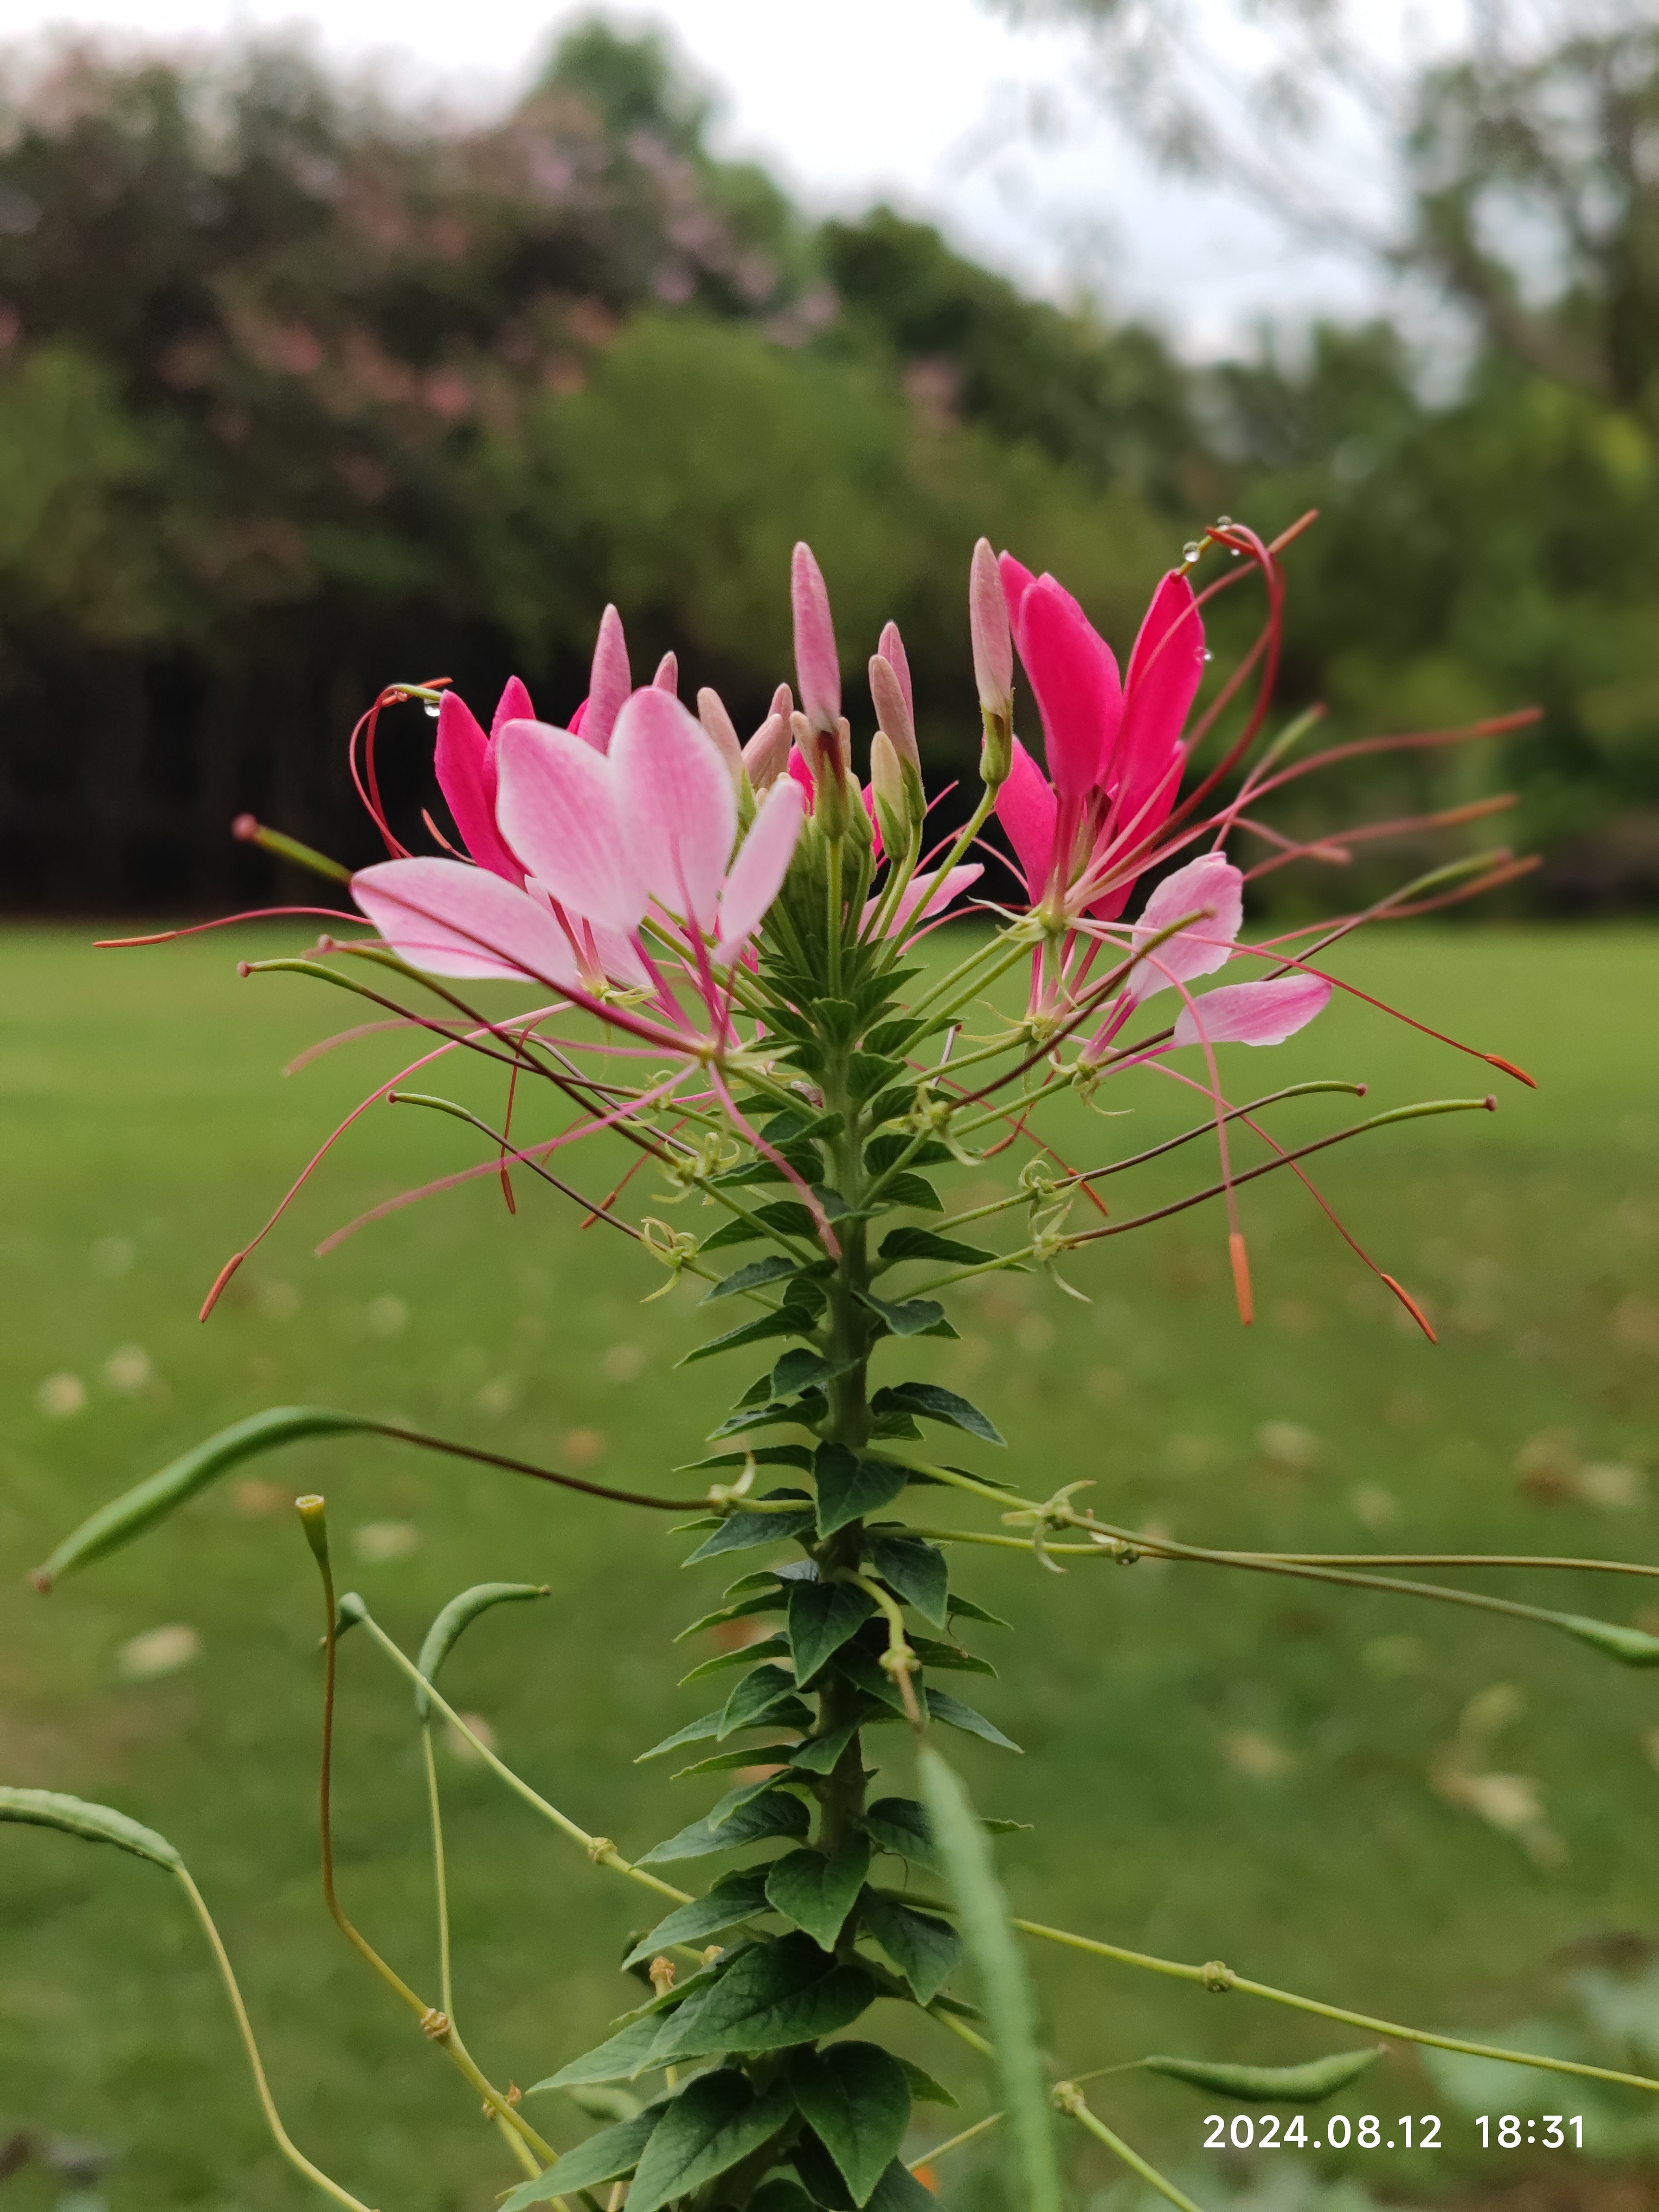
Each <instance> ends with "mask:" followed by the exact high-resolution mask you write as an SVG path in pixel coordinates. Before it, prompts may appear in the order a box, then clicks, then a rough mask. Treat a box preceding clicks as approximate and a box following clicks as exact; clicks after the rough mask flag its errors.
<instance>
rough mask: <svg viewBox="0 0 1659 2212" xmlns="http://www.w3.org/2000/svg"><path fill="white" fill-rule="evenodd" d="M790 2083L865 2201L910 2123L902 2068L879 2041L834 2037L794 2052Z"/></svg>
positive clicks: (857, 2198)
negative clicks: (825, 2046) (819, 2047)
mask: <svg viewBox="0 0 1659 2212" xmlns="http://www.w3.org/2000/svg"><path fill="white" fill-rule="evenodd" d="M789 2086H790V2087H791V2088H792V2089H793V2092H794V2095H795V2102H796V2104H797V2105H798V2106H799V2108H800V2111H801V2112H802V2114H803V2115H804V2116H805V2118H806V2120H807V2121H808V2122H809V2123H810V2124H811V2128H812V2130H813V2132H814V2133H815V2134H816V2135H817V2138H818V2141H819V2142H821V2143H822V2144H823V2147H824V2148H825V2149H826V2150H827V2151H828V2152H829V2155H830V2157H831V2158H832V2159H834V2160H835V2162H836V2166H838V2167H839V2168H840V2170H841V2177H842V2180H843V2181H844V2182H845V2183H846V2184H847V2186H848V2191H849V2192H850V2194H851V2196H852V2198H853V2202H854V2204H856V2205H864V2204H867V2203H868V2202H869V2201H870V2198H871V2197H872V2195H873V2194H874V2192H875V2188H876V2184H877V2183H878V2181H879V2180H880V2179H881V2178H882V2176H883V2174H884V2173H885V2172H886V2171H887V2168H888V2167H889V2166H890V2165H891V2164H892V2162H893V2160H894V2159H895V2157H896V2155H897V2154H898V2148H899V2145H900V2144H901V2143H902V2142H903V2141H904V2133H905V2130H906V2129H907V2128H908V2126H909V2124H910V2085H909V2083H908V2081H906V2080H905V2078H904V2069H903V2068H902V2066H901V2065H900V2064H899V2062H898V2060H897V2059H896V2058H894V2057H890V2055H889V2054H888V2053H887V2052H886V2051H884V2050H882V2049H881V2048H880V2046H879V2045H877V2044H874V2043H836V2044H832V2045H830V2047H829V2050H827V2051H804V2052H803V2053H802V2054H801V2055H800V2057H798V2058H796V2059H795V2060H794V2061H793V2063H792V2064H791V2066H790V2069H789Z"/></svg>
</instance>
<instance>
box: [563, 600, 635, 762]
mask: <svg viewBox="0 0 1659 2212" xmlns="http://www.w3.org/2000/svg"><path fill="white" fill-rule="evenodd" d="M633 688H634V678H633V675H632V672H631V671H630V670H629V665H628V641H627V639H626V638H625V637H624V636H623V625H622V617H621V616H620V615H619V614H618V613H617V610H616V609H615V607H612V606H607V607H606V609H605V612H604V613H603V614H602V615H601V616H600V617H599V638H598V641H597V642H596V643H595V645H594V647H593V672H592V677H591V678H590V679H589V682H588V686H587V696H586V699H585V700H584V701H583V702H582V706H583V709H584V711H583V714H582V726H581V732H580V735H581V738H582V741H583V743H584V744H590V745H592V747H593V748H594V749H595V750H596V751H599V752H602V753H605V752H609V751H610V750H611V731H612V730H613V729H614V728H615V727H616V726H617V715H618V714H621V712H622V708H623V700H624V699H626V698H627V696H628V695H629V692H630V691H631V690H633ZM573 720H574V717H573Z"/></svg>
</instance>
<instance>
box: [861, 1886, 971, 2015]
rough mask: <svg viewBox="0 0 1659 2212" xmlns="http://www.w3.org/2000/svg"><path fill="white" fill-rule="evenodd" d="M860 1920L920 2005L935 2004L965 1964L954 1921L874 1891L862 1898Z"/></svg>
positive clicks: (867, 1892) (868, 1891)
mask: <svg viewBox="0 0 1659 2212" xmlns="http://www.w3.org/2000/svg"><path fill="white" fill-rule="evenodd" d="M859 1919H860V1923H861V1924H862V1925H863V1927H864V1928H866V1929H867V1930H868V1931H869V1933H870V1934H871V1935H872V1936H874V1937H875V1939H876V1941H877V1942H878V1943H879V1944H880V1946H881V1948H882V1949H883V1950H884V1951H885V1952H886V1954H887V1955H888V1957H889V1958H890V1960H892V1962H893V1964H894V1965H895V1966H896V1967H897V1968H898V1970H899V1972H900V1973H902V1975H903V1977H904V1978H905V1980H906V1981H907V1982H908V1983H909V1984H910V1987H911V1990H912V1991H913V1992H914V1994H915V2000H916V2002H917V2003H918V2004H923V2005H926V2004H932V2002H933V1999H934V1998H935V1997H936V1996H938V1995H939V1991H940V1990H941V1989H943V1987H944V1986H945V1983H946V1982H947V1981H949V1980H950V1978H951V1975H952V1974H953V1973H955V1972H956V1970H957V1967H958V1966H960V1965H961V1963H962V1938H961V1936H958V1935H957V1931H956V1929H954V1928H953V1927H952V1926H951V1923H950V1922H949V1921H948V1920H941V1919H940V1918H939V1917H938V1915H937V1914H935V1913H931V1912H918V1911H916V1910H915V1907H914V1906H913V1905H900V1904H898V1903H897V1902H896V1900H895V1899H892V1898H890V1897H881V1896H878V1894H877V1893H876V1892H875V1891H874V1890H866V1892H865V1893H864V1895H863V1897H862V1898H861V1899H860V1903H859Z"/></svg>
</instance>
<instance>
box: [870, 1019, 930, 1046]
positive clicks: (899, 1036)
mask: <svg viewBox="0 0 1659 2212" xmlns="http://www.w3.org/2000/svg"><path fill="white" fill-rule="evenodd" d="M925 1030H927V1021H926V1019H923V1020H921V1021H917V1020H915V1019H914V1018H912V1017H911V1016H910V1015H908V1014H903V1015H901V1016H900V1017H899V1018H898V1020H896V1021H892V1022H882V1023H880V1024H878V1026H877V1027H876V1028H875V1029H872V1030H871V1032H870V1034H869V1036H866V1038H865V1040H864V1048H865V1050H866V1052H902V1051H903V1050H904V1048H905V1047H906V1046H907V1045H909V1044H913V1043H914V1042H915V1040H916V1038H917V1037H919V1036H921V1035H922V1034H923V1033H924V1031H925Z"/></svg>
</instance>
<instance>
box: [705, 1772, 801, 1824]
mask: <svg viewBox="0 0 1659 2212" xmlns="http://www.w3.org/2000/svg"><path fill="white" fill-rule="evenodd" d="M802 1786H805V1785H801V1784H796V1783H795V1782H794V1781H793V1778H792V1777H790V1776H789V1775H787V1774H763V1776H762V1777H761V1778H760V1780H759V1781H758V1782H742V1783H739V1784H738V1787H737V1788H736V1789H735V1790H727V1791H726V1796H724V1797H723V1798H722V1799H721V1800H720V1804H721V1805H722V1806H723V1807H724V1808H726V1809H725V1810H724V1811H721V1810H720V1809H719V1808H716V1810H715V1811H714V1812H712V1813H710V1814H709V1815H708V1825H709V1826H710V1827H711V1828H713V1829H714V1830H716V1831H719V1830H720V1829H722V1828H725V1827H727V1826H730V1824H731V1823H732V1820H735V1819H736V1818H737V1816H738V1814H739V1813H740V1812H741V1811H742V1810H743V1808H744V1806H745V1805H747V1804H748V1803H750V1801H751V1800H752V1799H754V1798H756V1797H762V1796H765V1794H766V1792H767V1791H768V1790H789V1789H795V1788H798V1787H802Z"/></svg>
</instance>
